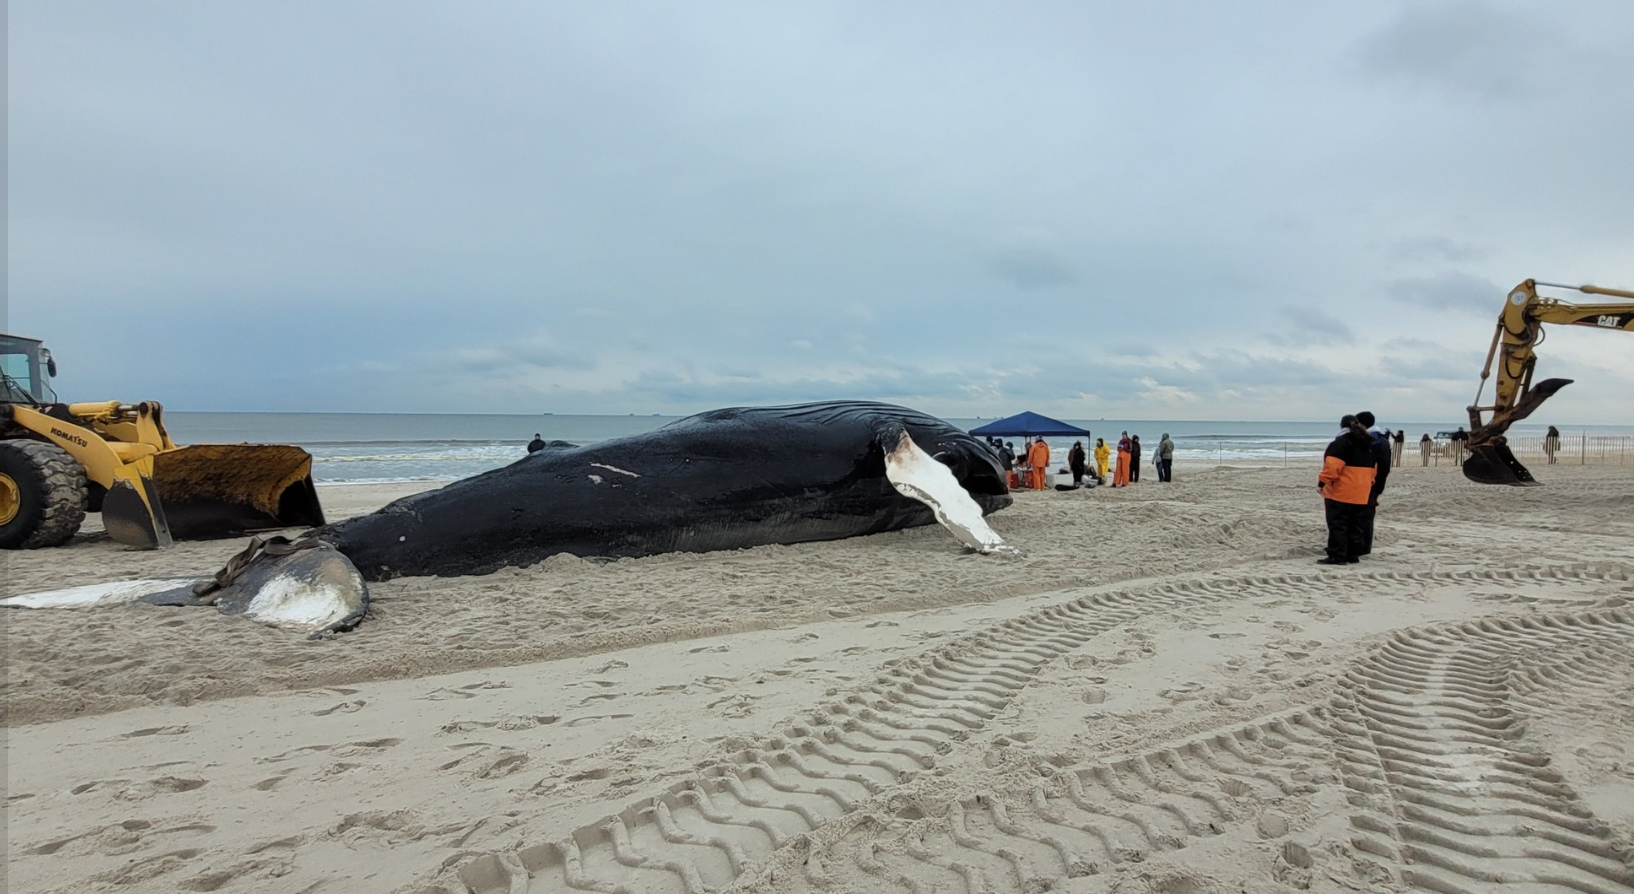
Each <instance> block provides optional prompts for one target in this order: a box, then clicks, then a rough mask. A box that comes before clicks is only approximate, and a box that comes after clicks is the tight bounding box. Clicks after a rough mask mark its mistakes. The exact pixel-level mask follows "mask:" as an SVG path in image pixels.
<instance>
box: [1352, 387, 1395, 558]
mask: <svg viewBox="0 0 1634 894" xmlns="http://www.w3.org/2000/svg"><path fill="white" fill-rule="evenodd" d="M1356 421H1357V422H1358V423H1360V424H1361V426H1362V427H1363V428H1365V429H1367V435H1368V437H1369V438H1371V439H1372V442H1373V468H1374V472H1373V491H1372V493H1370V494H1368V496H1367V505H1366V506H1364V507H1362V509H1361V526H1362V546H1361V549H1360V550H1359V551H1358V552H1357V555H1358V556H1365V555H1367V554H1368V553H1371V552H1372V551H1373V518H1374V516H1375V515H1376V514H1377V513H1378V511H1379V494H1382V493H1384V482H1385V479H1387V478H1389V477H1390V436H1389V435H1387V434H1384V433H1382V432H1380V431H1379V428H1378V426H1377V425H1375V424H1374V423H1375V422H1376V420H1375V419H1374V418H1373V414H1372V413H1369V412H1368V411H1366V410H1363V411H1361V412H1360V413H1357V414H1356Z"/></svg>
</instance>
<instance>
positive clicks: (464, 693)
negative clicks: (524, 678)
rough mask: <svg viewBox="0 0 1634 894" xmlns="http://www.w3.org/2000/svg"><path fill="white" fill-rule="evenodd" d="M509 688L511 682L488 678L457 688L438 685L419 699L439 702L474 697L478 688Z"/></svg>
mask: <svg viewBox="0 0 1634 894" xmlns="http://www.w3.org/2000/svg"><path fill="white" fill-rule="evenodd" d="M509 688H511V684H509V683H506V682H504V681H503V680H502V681H500V682H498V683H494V682H491V681H489V680H482V681H480V682H477V683H468V684H466V685H464V686H461V687H459V688H458V689H448V688H446V687H439V688H437V689H433V690H431V691H430V692H428V693H426V694H425V695H422V696H420V699H421V700H422V701H432V702H440V701H447V700H449V699H455V698H476V697H477V695H479V694H480V693H479V690H483V689H509Z"/></svg>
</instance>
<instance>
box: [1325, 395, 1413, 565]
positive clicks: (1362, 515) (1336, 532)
mask: <svg viewBox="0 0 1634 894" xmlns="http://www.w3.org/2000/svg"><path fill="white" fill-rule="evenodd" d="M1375 421H1376V420H1375V419H1374V417H1373V414H1372V413H1370V412H1367V411H1366V410H1363V411H1362V412H1360V413H1357V414H1356V415H1354V416H1345V417H1344V418H1342V419H1340V420H1339V436H1338V437H1337V438H1334V439H1333V443H1331V444H1329V445H1328V449H1327V450H1326V451H1325V452H1324V453H1323V455H1322V471H1321V473H1320V474H1318V475H1317V479H1316V489H1317V490H1318V491H1320V492H1321V494H1322V502H1323V506H1324V509H1325V512H1326V515H1327V522H1328V546H1327V555H1326V556H1325V557H1323V558H1322V559H1319V560H1317V564H1318V565H1353V564H1355V563H1357V562H1360V561H1361V559H1362V556H1365V555H1367V554H1369V553H1371V552H1373V520H1374V516H1375V514H1376V513H1377V511H1378V508H1379V495H1380V494H1382V493H1384V485H1385V481H1386V480H1387V479H1389V477H1390V462H1391V457H1392V455H1393V454H1394V453H1395V451H1394V450H1393V449H1392V442H1393V441H1397V440H1398V439H1396V438H1392V437H1390V436H1389V435H1387V434H1385V433H1384V432H1381V431H1379V430H1378V428H1377V427H1376V426H1375Z"/></svg>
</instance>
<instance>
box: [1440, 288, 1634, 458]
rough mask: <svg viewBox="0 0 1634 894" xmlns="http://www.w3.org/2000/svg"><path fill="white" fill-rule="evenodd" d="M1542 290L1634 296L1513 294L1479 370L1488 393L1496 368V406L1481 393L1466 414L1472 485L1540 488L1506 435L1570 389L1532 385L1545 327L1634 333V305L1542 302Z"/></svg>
mask: <svg viewBox="0 0 1634 894" xmlns="http://www.w3.org/2000/svg"><path fill="white" fill-rule="evenodd" d="M1538 286H1547V287H1551V288H1559V289H1572V290H1575V291H1578V292H1582V293H1584V294H1586V295H1608V296H1613V297H1617V298H1629V299H1634V292H1630V291H1625V290H1622V289H1608V288H1605V287H1603V286H1570V285H1561V284H1560V283H1540V282H1538V281H1536V280H1531V279H1529V280H1526V281H1525V282H1522V283H1521V284H1519V285H1517V286H1515V288H1513V289H1511V290H1510V291H1509V297H1508V300H1507V301H1506V302H1505V303H1504V309H1503V312H1502V313H1500V314H1499V315H1498V326H1497V329H1496V331H1495V332H1494V333H1493V335H1492V347H1491V348H1490V349H1489V350H1488V351H1487V360H1486V366H1485V367H1484V368H1483V369H1482V370H1481V385H1482V387H1483V388H1484V387H1485V385H1486V380H1487V379H1488V378H1490V377H1491V375H1492V372H1493V369H1494V366H1496V369H1497V373H1498V380H1497V383H1496V385H1495V389H1494V395H1493V403H1492V404H1491V405H1489V406H1482V405H1480V393H1479V391H1477V393H1476V403H1475V404H1472V405H1471V406H1470V407H1469V408H1468V409H1469V421H1470V434H1469V441H1468V443H1467V445H1466V446H1467V447H1468V449H1469V453H1470V455H1469V458H1468V459H1466V460H1465V461H1464V476H1465V477H1467V478H1469V479H1470V480H1471V481H1476V482H1480V483H1482V484H1514V485H1533V484H1537V481H1536V480H1535V479H1534V478H1533V477H1532V473H1531V472H1529V471H1527V469H1526V466H1524V465H1522V464H1521V462H1520V461H1519V460H1517V459H1516V458H1515V454H1514V453H1513V451H1511V450H1510V449H1509V443H1508V438H1507V437H1506V436H1505V434H1504V433H1505V432H1507V431H1508V430H1509V427H1510V426H1511V425H1514V424H1515V423H1517V422H1519V421H1521V420H1522V419H1525V418H1526V417H1527V416H1530V415H1531V414H1532V413H1533V411H1535V410H1536V409H1537V408H1538V407H1539V406H1541V405H1542V404H1543V402H1544V401H1546V400H1548V399H1549V398H1550V397H1552V396H1554V394H1555V392H1557V391H1559V390H1560V389H1561V388H1564V387H1566V386H1567V385H1570V384H1571V383H1572V380H1571V379H1544V380H1543V381H1541V382H1537V383H1535V384H1534V383H1533V381H1532V372H1533V368H1534V367H1535V366H1536V364H1537V355H1536V353H1535V351H1534V349H1535V348H1536V346H1537V344H1538V343H1539V342H1540V341H1542V340H1543V324H1544V323H1549V324H1556V325H1566V326H1593V327H1595V328H1597V329H1621V330H1623V331H1631V330H1634V304H1629V303H1626V302H1622V303H1615V304H1612V303H1608V304H1570V303H1567V302H1565V301H1561V300H1559V299H1557V298H1548V297H1543V296H1540V295H1539V294H1538V291H1537V288H1538ZM1486 414H1491V415H1490V416H1488V415H1486Z"/></svg>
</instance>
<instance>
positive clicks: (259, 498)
mask: <svg viewBox="0 0 1634 894" xmlns="http://www.w3.org/2000/svg"><path fill="white" fill-rule="evenodd" d="M153 485H154V490H155V491H157V492H158V495H159V500H160V501H161V502H162V503H163V504H164V518H165V521H166V522H168V524H169V526H170V533H171V536H173V537H175V538H176V539H177V540H203V539H211V538H216V537H234V536H237V535H239V534H243V533H245V532H247V531H259V530H267V529H271V528H298V527H313V526H317V525H321V524H323V521H324V520H323V509H322V507H320V506H319V505H318V491H317V488H315V487H314V486H313V484H312V455H311V454H310V453H307V452H306V451H305V450H302V449H301V448H299V447H295V446H291V445H288V444H194V445H192V446H188V447H178V448H175V449H173V450H165V451H162V452H160V453H159V454H157V455H156V456H154V457H153Z"/></svg>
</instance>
